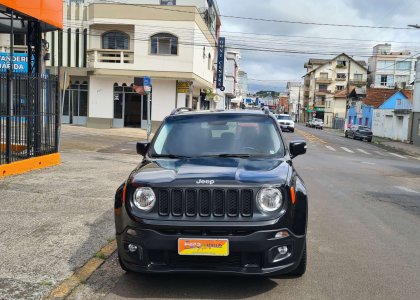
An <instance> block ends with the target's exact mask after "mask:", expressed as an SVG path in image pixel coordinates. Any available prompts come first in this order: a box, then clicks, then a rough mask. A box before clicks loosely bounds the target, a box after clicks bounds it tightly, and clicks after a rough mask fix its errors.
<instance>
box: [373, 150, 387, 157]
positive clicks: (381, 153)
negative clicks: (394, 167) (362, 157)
mask: <svg viewBox="0 0 420 300" xmlns="http://www.w3.org/2000/svg"><path fill="white" fill-rule="evenodd" d="M375 153H377V154H379V155H381V156H388V155H386V154H385V153H383V152H381V151H375Z"/></svg>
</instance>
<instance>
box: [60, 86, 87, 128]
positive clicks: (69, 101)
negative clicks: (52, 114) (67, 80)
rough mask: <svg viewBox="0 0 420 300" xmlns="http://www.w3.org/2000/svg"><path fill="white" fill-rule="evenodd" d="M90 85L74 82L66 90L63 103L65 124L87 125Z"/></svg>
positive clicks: (63, 120)
mask: <svg viewBox="0 0 420 300" xmlns="http://www.w3.org/2000/svg"><path fill="white" fill-rule="evenodd" d="M87 103H88V85H87V84H72V85H71V86H70V88H69V89H67V90H66V94H65V96H64V103H63V116H62V122H63V123H64V124H73V125H83V126H84V125H86V122H87Z"/></svg>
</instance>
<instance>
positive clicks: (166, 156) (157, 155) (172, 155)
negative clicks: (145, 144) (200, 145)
mask: <svg viewBox="0 0 420 300" xmlns="http://www.w3.org/2000/svg"><path fill="white" fill-rule="evenodd" d="M150 158H172V159H182V158H193V157H191V156H184V155H175V154H155V155H152V156H150Z"/></svg>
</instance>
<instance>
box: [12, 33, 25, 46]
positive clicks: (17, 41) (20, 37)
mask: <svg viewBox="0 0 420 300" xmlns="http://www.w3.org/2000/svg"><path fill="white" fill-rule="evenodd" d="M13 45H14V46H26V34H24V33H15V34H14V35H13Z"/></svg>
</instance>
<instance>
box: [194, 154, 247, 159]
mask: <svg viewBox="0 0 420 300" xmlns="http://www.w3.org/2000/svg"><path fill="white" fill-rule="evenodd" d="M201 157H238V158H246V157H251V155H249V154H239V153H238V154H235V153H223V154H215V155H203V156H201Z"/></svg>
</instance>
